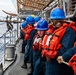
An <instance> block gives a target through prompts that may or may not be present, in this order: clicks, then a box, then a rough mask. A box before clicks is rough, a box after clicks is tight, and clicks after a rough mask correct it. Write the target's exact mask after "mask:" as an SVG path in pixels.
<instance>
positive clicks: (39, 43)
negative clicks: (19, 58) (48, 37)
mask: <svg viewBox="0 0 76 75" xmlns="http://www.w3.org/2000/svg"><path fill="white" fill-rule="evenodd" d="M32 47H33V50H34V51H37V50H41V48H42V38H41V37H39V36H38V35H36V36H35V38H34V42H33V45H32Z"/></svg>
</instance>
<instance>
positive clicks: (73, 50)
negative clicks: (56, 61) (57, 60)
mask: <svg viewBox="0 0 76 75" xmlns="http://www.w3.org/2000/svg"><path fill="white" fill-rule="evenodd" d="M74 54H76V47H73V48H70V49H68V50H67V51H66V52H65V53H64V54H63V55H62V57H63V59H64V61H69V59H70V58H71V57H72V56H73V55H74Z"/></svg>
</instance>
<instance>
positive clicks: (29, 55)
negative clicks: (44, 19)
mask: <svg viewBox="0 0 76 75" xmlns="http://www.w3.org/2000/svg"><path fill="white" fill-rule="evenodd" d="M35 33H36V30H35V29H34V30H33V31H32V32H31V33H30V38H29V40H28V41H27V46H26V52H25V54H24V62H25V63H27V62H28V60H29V61H30V63H31V64H33V60H32V59H33V54H32V52H31V47H32V42H33V37H34V35H35Z"/></svg>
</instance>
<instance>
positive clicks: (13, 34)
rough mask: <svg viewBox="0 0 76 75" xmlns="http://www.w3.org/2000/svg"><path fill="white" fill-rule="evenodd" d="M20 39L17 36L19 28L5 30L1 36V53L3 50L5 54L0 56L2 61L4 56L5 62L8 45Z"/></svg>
mask: <svg viewBox="0 0 76 75" xmlns="http://www.w3.org/2000/svg"><path fill="white" fill-rule="evenodd" d="M17 39H18V37H17V30H16V29H15V30H12V31H8V32H5V33H4V34H3V35H2V36H1V37H0V53H1V52H2V53H3V54H2V55H1V56H0V63H1V62H2V59H3V58H4V63H5V54H6V46H7V45H11V44H15V43H16V40H17Z"/></svg>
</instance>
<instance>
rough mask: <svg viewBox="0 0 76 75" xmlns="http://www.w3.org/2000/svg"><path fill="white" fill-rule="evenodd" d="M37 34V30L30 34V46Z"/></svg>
mask: <svg viewBox="0 0 76 75" xmlns="http://www.w3.org/2000/svg"><path fill="white" fill-rule="evenodd" d="M35 33H36V30H35V29H34V30H33V31H32V32H31V33H30V38H29V40H28V42H27V43H28V44H29V45H30V46H31V45H32V43H33V37H34V35H35Z"/></svg>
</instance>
